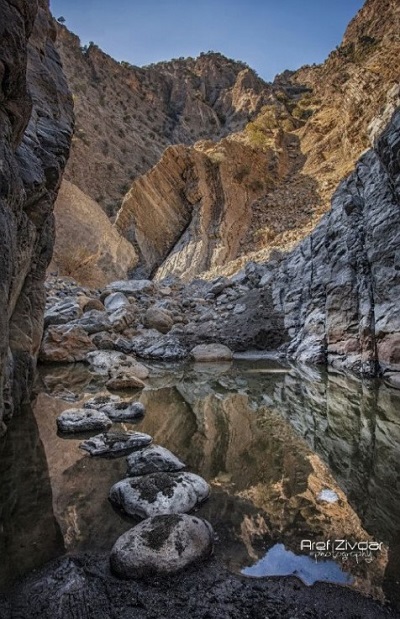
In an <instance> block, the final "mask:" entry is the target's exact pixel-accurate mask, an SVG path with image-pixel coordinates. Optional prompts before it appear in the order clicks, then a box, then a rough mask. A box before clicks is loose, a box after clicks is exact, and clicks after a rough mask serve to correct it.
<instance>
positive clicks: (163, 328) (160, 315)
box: [144, 307, 174, 334]
mask: <svg viewBox="0 0 400 619" xmlns="http://www.w3.org/2000/svg"><path fill="white" fill-rule="evenodd" d="M144 324H145V326H146V327H147V328H148V329H156V330H157V331H159V332H160V333H164V334H166V333H168V332H169V331H171V329H172V327H173V325H174V321H173V320H172V318H171V316H170V314H169V312H166V311H165V310H162V309H160V308H159V307H149V309H148V310H147V311H146V314H145V318H144Z"/></svg>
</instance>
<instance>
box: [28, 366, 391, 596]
mask: <svg viewBox="0 0 400 619" xmlns="http://www.w3.org/2000/svg"><path fill="white" fill-rule="evenodd" d="M151 369H152V374H151V379H150V381H149V386H148V388H147V389H146V390H145V391H143V392H142V393H141V394H140V396H138V398H139V399H140V400H141V401H142V402H143V403H144V404H145V406H146V409H147V413H146V416H145V418H144V419H143V420H142V421H141V422H140V423H138V424H137V425H136V426H135V427H136V428H137V429H139V430H141V431H144V432H147V433H149V434H151V435H152V436H153V437H154V440H155V442H158V443H160V444H162V445H164V446H166V447H168V448H169V449H171V450H172V451H174V452H175V453H176V454H177V455H179V457H180V458H182V459H183V460H184V461H186V463H187V465H188V467H189V468H190V469H192V470H193V471H195V472H198V473H199V474H201V475H203V476H204V477H205V478H206V479H208V480H209V481H210V482H211V484H212V490H213V491H212V494H211V498H210V500H209V501H208V502H207V503H206V504H204V506H203V507H202V508H201V510H200V512H199V513H200V515H203V516H204V517H206V518H208V519H209V520H210V521H211V522H212V523H213V525H214V527H215V529H216V532H217V535H218V538H219V542H220V543H218V544H217V545H216V552H217V554H218V555H219V556H220V557H221V558H222V559H223V560H224V561H225V563H226V564H227V565H228V566H229V567H230V568H231V569H234V570H241V569H242V568H243V567H248V566H249V565H251V564H252V563H256V562H257V561H259V560H260V559H261V558H262V557H263V556H264V555H265V553H266V551H267V550H268V548H271V547H273V546H274V544H276V543H283V544H285V547H286V548H287V549H288V550H290V551H292V552H293V553H297V554H299V549H300V541H301V539H304V538H305V539H312V540H315V541H318V540H322V539H328V538H338V537H339V538H346V539H350V540H356V541H358V540H363V539H376V540H378V541H383V542H385V544H389V546H390V544H392V543H393V545H394V546H395V545H396V544H397V542H396V540H398V538H399V531H398V529H399V527H398V524H397V523H398V522H399V516H400V487H399V472H400V470H399V469H400V458H399V455H400V454H399V451H400V423H399V421H398V419H397V417H398V412H397V411H400V407H399V404H400V393H397V392H396V391H394V390H392V389H390V388H388V387H386V386H385V385H384V384H383V383H381V382H375V383H373V384H368V385H367V384H365V383H364V384H363V383H361V382H359V381H357V380H355V379H350V378H345V377H343V376H341V375H339V374H336V373H326V372H324V373H323V372H318V371H316V370H315V369H312V370H310V369H309V368H303V367H298V366H296V367H282V366H279V365H277V364H273V363H271V362H268V363H267V362H265V361H264V362H261V361H260V362H253V363H249V362H235V363H234V364H232V365H226V366H221V365H216V366H203V365H200V366H197V367H195V366H168V365H165V366H163V365H162V364H158V365H154V366H153V367H152V368H151ZM43 371H44V372H45V375H44V377H43V378H44V385H45V390H46V391H47V395H46V394H44V393H43V394H41V395H40V397H39V399H38V403H37V406H36V413H35V414H36V419H37V422H38V426H39V431H40V436H41V439H42V441H43V443H44V447H45V451H46V458H47V462H48V466H49V470H50V481H51V486H52V492H53V508H54V513H55V515H56V517H57V521H58V523H59V526H60V529H61V531H62V534H63V538H64V543H65V546H66V548H67V549H69V550H74V549H83V548H104V549H107V548H109V547H111V545H112V544H113V542H114V541H115V539H116V537H118V535H119V534H120V533H121V532H122V531H124V530H126V529H127V528H129V527H130V526H132V523H131V522H128V521H126V520H123V519H122V518H121V516H120V515H118V514H116V513H115V512H114V511H113V510H112V509H111V507H110V505H109V504H108V501H107V495H108V491H109V488H110V487H111V485H112V484H113V483H115V481H117V480H118V479H121V478H122V477H124V475H125V470H126V469H125V461H124V459H120V460H115V461H110V460H97V459H90V458H89V457H87V456H86V455H85V454H83V453H82V452H81V451H80V450H79V449H78V444H79V440H75V439H73V440H65V439H62V438H59V437H58V436H57V435H56V433H55V418H56V416H57V415H58V414H59V413H60V412H61V411H62V410H64V409H66V408H69V407H71V403H69V402H66V401H65V400H62V399H61V398H60V394H61V395H62V394H63V393H65V389H66V388H67V385H66V384H63V379H62V377H63V373H62V371H60V369H58V370H57V372H58V374H57V376H55V375H54V374H52V370H51V368H47V369H44V370H43V369H42V372H43ZM82 372H83V374H82V377H80V369H79V366H76V367H75V369H74V390H75V396H76V398H77V403H76V404H74V405H76V406H78V405H79V401H81V400H82V399H85V398H87V397H89V396H90V395H91V394H92V393H93V391H94V384H95V389H96V390H97V391H98V390H99V389H100V390H101V389H104V386H103V385H101V379H99V377H96V381H97V382H96V381H95V383H93V380H92V379H90V377H89V376H88V374H87V368H84V367H83V366H82ZM54 396H57V397H54ZM124 425H125V427H126V428H131V427H133V426H131V425H129V424H124ZM327 489H328V490H330V491H332V492H334V493H335V494H336V495H337V501H334V502H332V503H329V502H327V501H324V500H321V496H324V495H323V494H322V495H321V492H323V491H324V490H327ZM393 557H394V554H393V553H392V552H390V562H389V566H388V565H387V564H388V549H387V546H385V547H384V549H383V551H382V552H381V553H379V555H377V556H376V557H375V559H374V561H373V562H371V563H369V564H368V563H366V562H360V563H359V564H357V563H356V562H355V561H350V560H347V562H346V561H345V563H344V565H343V569H344V570H345V571H348V572H351V575H352V576H353V577H354V582H355V586H356V587H358V588H359V589H361V590H363V591H364V592H366V593H369V594H373V595H375V596H376V597H381V598H382V587H384V588H385V589H386V590H388V587H387V582H388V579H386V581H385V571H386V573H387V574H388V575H390V581H391V582H392V581H393V582H394V581H395V579H396V578H397V576H396V574H397V573H398V570H397V566H396V565H395V563H394V558H393ZM385 583H386V584H385ZM389 589H390V587H389Z"/></svg>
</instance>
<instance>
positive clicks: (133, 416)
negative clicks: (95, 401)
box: [101, 401, 146, 421]
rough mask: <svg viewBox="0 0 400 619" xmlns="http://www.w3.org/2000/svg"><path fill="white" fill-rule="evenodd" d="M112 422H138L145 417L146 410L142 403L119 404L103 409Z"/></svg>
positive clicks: (109, 405)
mask: <svg viewBox="0 0 400 619" xmlns="http://www.w3.org/2000/svg"><path fill="white" fill-rule="evenodd" d="M101 410H102V411H103V413H105V414H106V415H107V416H108V417H109V418H110V419H111V420H112V421H136V420H137V419H141V418H142V417H144V414H145V412H146V409H145V407H144V404H142V403H141V402H129V401H128V402H117V403H115V404H108V405H107V406H105V407H104V408H102V409H101Z"/></svg>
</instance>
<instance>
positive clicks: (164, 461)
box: [127, 445, 185, 477]
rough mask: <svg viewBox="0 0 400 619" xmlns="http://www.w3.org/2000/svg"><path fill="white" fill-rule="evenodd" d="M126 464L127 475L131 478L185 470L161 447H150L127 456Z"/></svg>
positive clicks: (182, 464)
mask: <svg viewBox="0 0 400 619" xmlns="http://www.w3.org/2000/svg"><path fill="white" fill-rule="evenodd" d="M127 462H128V470H127V475H129V476H132V477H134V476H137V475H147V474H149V473H157V472H160V471H162V472H166V473H170V472H175V471H181V470H182V469H184V468H185V464H184V463H183V462H181V460H179V458H177V457H176V456H175V455H174V454H173V453H172V452H171V451H169V450H168V449H166V448H165V447H161V445H150V447H146V449H141V450H140V451H137V452H135V453H132V454H131V455H130V456H128V458H127Z"/></svg>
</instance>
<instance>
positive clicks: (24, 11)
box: [0, 0, 73, 435]
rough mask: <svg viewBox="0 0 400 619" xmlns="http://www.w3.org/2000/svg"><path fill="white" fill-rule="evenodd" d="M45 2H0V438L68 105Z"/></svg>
mask: <svg viewBox="0 0 400 619" xmlns="http://www.w3.org/2000/svg"><path fill="white" fill-rule="evenodd" d="M55 37H56V31H55V27H54V24H53V21H52V18H51V16H50V13H49V7H48V1H47V0H29V1H28V0H18V1H13V2H11V0H0V229H1V232H2V234H1V237H0V435H1V434H2V433H4V431H5V423H6V422H7V421H8V419H9V418H10V417H11V415H12V412H13V410H14V409H15V407H16V406H18V405H19V404H20V403H21V402H22V401H24V400H26V399H27V398H28V397H29V390H30V385H31V381H32V375H33V369H34V365H35V359H36V355H37V352H38V349H39V345H40V340H41V335H42V321H43V311H44V288H43V281H44V277H45V271H46V267H47V264H48V262H49V260H50V257H51V253H52V247H53V240H54V222H53V214H52V211H53V205H54V201H55V198H56V196H57V192H58V189H59V185H60V182H61V176H62V172H63V170H64V167H65V164H66V161H67V158H68V154H69V147H70V142H71V136H72V130H73V103H72V98H71V96H70V93H69V90H68V86H67V83H66V81H65V78H64V75H63V72H62V68H61V63H60V60H59V56H58V54H57V52H56V50H55V47H54V43H55Z"/></svg>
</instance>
